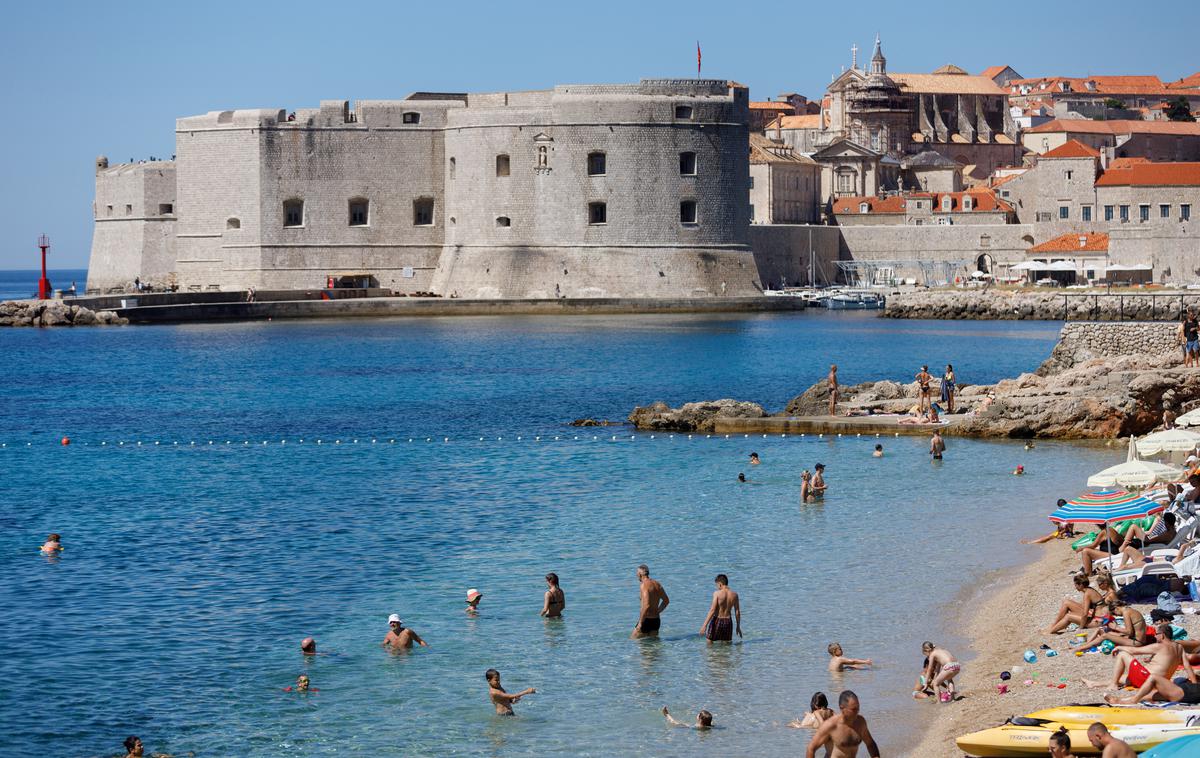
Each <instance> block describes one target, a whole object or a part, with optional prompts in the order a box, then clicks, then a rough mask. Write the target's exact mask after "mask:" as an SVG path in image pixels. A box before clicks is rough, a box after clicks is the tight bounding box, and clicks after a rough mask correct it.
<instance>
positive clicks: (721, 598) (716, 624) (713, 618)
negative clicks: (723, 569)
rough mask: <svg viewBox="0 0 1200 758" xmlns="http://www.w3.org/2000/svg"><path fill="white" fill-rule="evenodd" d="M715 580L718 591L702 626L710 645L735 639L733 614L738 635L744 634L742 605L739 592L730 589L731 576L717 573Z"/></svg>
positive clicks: (701, 628)
mask: <svg viewBox="0 0 1200 758" xmlns="http://www.w3.org/2000/svg"><path fill="white" fill-rule="evenodd" d="M714 581H715V582H716V583H717V591H716V592H714V593H713V599H712V606H711V607H710V608H709V609H708V615H707V616H705V617H704V623H703V624H701V626H700V633H701V634H703V635H704V636H705V637H706V638H708V643H709V644H710V645H711V644H712V643H714V642H732V641H733V631H734V618H731V615H732V616H736V620H737V624H736V626H737V636H738V637H741V636H742V605H741V602H740V601H739V600H738V594H737V593H736V592H734V591H733V590H731V589H729V577H727V576H725V575H724V574H717V578H716V579H715V580H714Z"/></svg>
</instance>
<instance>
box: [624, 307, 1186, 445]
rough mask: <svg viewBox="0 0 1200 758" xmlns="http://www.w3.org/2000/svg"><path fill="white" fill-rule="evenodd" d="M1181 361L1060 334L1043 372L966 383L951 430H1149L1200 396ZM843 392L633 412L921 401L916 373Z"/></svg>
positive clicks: (634, 415)
mask: <svg viewBox="0 0 1200 758" xmlns="http://www.w3.org/2000/svg"><path fill="white" fill-rule="evenodd" d="M1106 326H1111V325H1106ZM1139 326H1141V325H1134V324H1130V325H1126V326H1125V328H1127V329H1135V328H1137V327H1139ZM1065 332H1066V330H1064V333H1065ZM1180 364H1181V358H1180V357H1179V356H1178V355H1177V354H1176V353H1174V352H1171V353H1164V354H1157V355H1120V356H1111V355H1104V356H1095V355H1093V354H1091V353H1089V352H1088V351H1086V350H1082V349H1079V348H1078V347H1072V346H1071V345H1068V344H1066V343H1065V342H1060V344H1059V346H1058V347H1056V348H1055V351H1054V353H1053V354H1052V355H1051V357H1050V358H1049V359H1048V360H1047V361H1046V362H1045V363H1044V364H1043V365H1042V366H1041V367H1040V368H1039V369H1038V371H1036V372H1033V373H1025V374H1021V375H1020V376H1018V377H1017V378H1015V379H1005V380H1003V381H1000V382H998V383H996V384H994V385H960V386H959V389H958V394H957V396H956V397H957V403H956V405H957V406H958V407H957V410H958V411H959V412H958V413H956V414H953V415H950V416H948V417H947V418H948V419H952V423H951V424H950V425H948V426H946V427H943V432H944V433H947V434H953V435H956V436H973V437H993V438H1017V439H1024V438H1034V437H1040V438H1056V439H1115V438H1118V437H1127V436H1129V435H1131V434H1134V435H1140V434H1145V433H1146V432H1149V431H1151V430H1152V429H1154V428H1155V427H1157V426H1159V425H1160V424H1161V423H1162V419H1163V411H1164V410H1171V411H1173V412H1175V413H1180V412H1182V411H1183V410H1185V409H1190V405H1191V404H1192V403H1195V402H1198V401H1200V369H1192V368H1183V367H1182V366H1181V365H1180ZM840 392H841V401H840V402H839V403H838V407H837V410H838V416H836V417H831V416H828V415H827V414H828V398H829V386H828V384H827V382H826V380H824V379H822V380H821V381H819V382H817V383H816V384H814V385H812V386H811V387H809V388H808V389H807V390H805V391H804V392H803V393H801V394H800V395H797V396H796V397H794V398H793V399H792V400H791V401H790V402H789V403H788V404H787V405H786V406H785V407H784V408H783V409H782V410H780V411H778V412H776V413H770V412H768V411H767V410H766V409H764V408H763V407H762V406H761V405H759V404H758V403H753V402H748V401H744V400H734V399H723V400H714V401H704V402H696V403H687V404H684V405H682V406H680V407H678V408H671V407H670V406H668V405H667V404H666V403H662V402H657V403H652V404H650V405H647V406H642V407H638V408H635V409H634V410H633V411H632V412H631V413H630V414H629V419H628V420H629V422H630V423H632V424H633V425H634V426H635V427H636V428H638V429H642V430H647V431H678V432H713V431H715V430H717V428H718V427H720V426H722V425H723V424H724V425H726V426H728V423H729V422H730V421H731V420H740V419H750V420H755V419H764V420H770V419H787V418H810V419H818V418H824V419H830V420H836V419H838V418H847V419H849V418H861V417H868V418H872V417H876V418H879V419H880V420H890V421H892V423H897V422H898V419H899V418H900V417H902V416H903V415H904V414H908V413H909V412H910V410H911V409H912V408H913V406H915V405H916V404H917V385H916V382H912V383H908V384H901V383H897V382H893V381H887V380H883V381H873V382H863V383H861V384H855V385H842V387H841V388H840ZM895 414H900V416H897V415H895ZM764 423H766V422H765V421H764ZM898 428H906V427H898ZM908 428H911V427H908ZM916 428H918V429H929V428H931V427H928V426H917V427H916Z"/></svg>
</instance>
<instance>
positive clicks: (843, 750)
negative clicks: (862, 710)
mask: <svg viewBox="0 0 1200 758" xmlns="http://www.w3.org/2000/svg"><path fill="white" fill-rule="evenodd" d="M838 708H840V709H841V713H838V714H837V715H835V716H832V717H831V718H829V719H826V720H825V721H824V722H823V723H822V724H821V726H820V727H819V728H818V729H817V731H816V733H815V734H813V737H812V740H811V741H810V742H809V743H808V750H807V751H806V752H805V754H804V755H805V758H816V755H817V750H819V749H821V748H822V747H823V746H824V745H825V743H826V742H828V741H829V740H833V758H854V757H855V756H857V755H858V747H859V745H866V746H867V755H869V756H871V758H879V746H878V745H876V744H875V738H874V737H872V736H871V730H870V729H869V728H867V720H866V719H865V718H863V717H862V716H861V715H860V714H859V712H858V709H859V703H858V695H855V694H854V693H853V692H851V691H850V690H846V691H845V692H843V693H842V694H841V695H840V696H839V697H838Z"/></svg>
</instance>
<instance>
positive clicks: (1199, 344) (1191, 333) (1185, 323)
mask: <svg viewBox="0 0 1200 758" xmlns="http://www.w3.org/2000/svg"><path fill="white" fill-rule="evenodd" d="M1179 343H1180V344H1181V345H1183V366H1184V368H1193V367H1195V366H1196V365H1197V364H1198V363H1200V322H1198V321H1197V320H1196V314H1195V313H1194V312H1193V311H1192V309H1191V308H1188V309H1187V313H1185V314H1184V316H1183V319H1182V320H1181V321H1180V322H1179Z"/></svg>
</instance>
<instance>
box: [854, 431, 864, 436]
mask: <svg viewBox="0 0 1200 758" xmlns="http://www.w3.org/2000/svg"><path fill="white" fill-rule="evenodd" d="M854 436H855V437H861V436H862V432H859V433H858V434H855V435H854Z"/></svg>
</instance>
